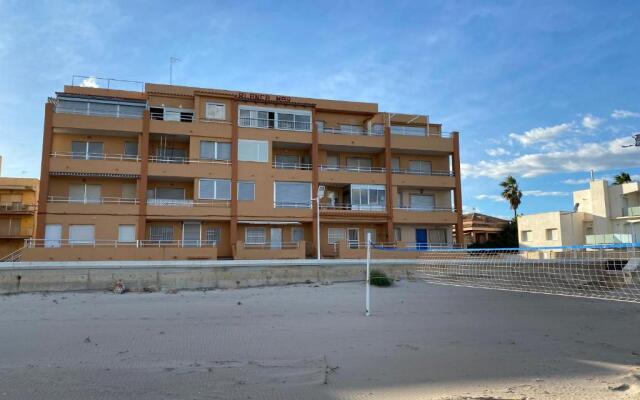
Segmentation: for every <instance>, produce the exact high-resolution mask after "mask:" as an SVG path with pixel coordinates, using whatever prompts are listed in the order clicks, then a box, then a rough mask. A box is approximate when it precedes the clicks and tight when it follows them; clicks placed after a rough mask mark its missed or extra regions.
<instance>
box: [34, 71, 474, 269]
mask: <svg viewBox="0 0 640 400" xmlns="http://www.w3.org/2000/svg"><path fill="white" fill-rule="evenodd" d="M320 187H322V188H323V189H324V192H323V196H322V197H321V198H320V204H319V208H318V207H316V206H317V203H316V196H317V193H318V188H320ZM317 209H319V212H318V210H317ZM460 210H461V192H460V159H459V145H458V134H457V133H456V132H453V133H445V132H444V131H443V130H442V127H441V125H440V124H436V123H433V122H431V121H429V119H428V117H427V116H424V115H408V114H398V113H385V112H381V111H379V110H378V105H377V104H375V103H362V102H351V101H335V100H325V99H312V98H300V97H290V96H282V95H271V94H263V93H245V92H237V91H228V90H218V89H204V88H195V87H184V86H171V85H160V84H149V83H147V84H144V86H143V89H141V90H140V91H124V90H113V89H104V88H90V87H80V86H74V85H71V86H65V88H64V91H63V92H58V93H56V96H55V97H53V98H50V99H49V102H48V103H47V104H46V106H45V122H44V140H43V154H42V172H41V192H40V199H39V209H38V218H39V219H38V225H37V231H36V238H37V239H36V240H33V241H32V242H31V243H30V246H29V248H28V249H25V252H24V255H23V259H25V260H29V259H33V260H77V259H107V260H108V259H114V260H115V259H199V258H201V259H215V258H236V259H257V258H267V259H269V258H305V257H315V256H316V255H317V251H318V249H317V248H316V247H317V245H316V243H317V237H318V236H317V232H318V224H319V232H320V242H321V244H320V249H319V251H320V252H321V256H322V257H360V256H362V255H363V253H362V244H363V243H364V241H365V237H366V235H367V234H369V233H370V234H371V235H372V238H373V240H374V241H375V242H380V243H387V244H391V247H393V246H404V247H409V248H410V247H412V246H415V247H416V248H417V249H422V248H426V247H427V246H432V245H436V244H437V245H451V244H452V243H454V242H457V243H462V242H463V240H462V232H463V230H462V214H461V211H460ZM318 214H319V217H318ZM454 225H457V226H458V227H459V228H460V229H458V230H457V232H459V233H460V234H459V237H457V238H454V237H453V234H452V232H453V229H452V228H453V226H454ZM116 247H117V249H115V248H116ZM405 250H406V249H405ZM389 253H390V255H391V253H392V252H389ZM399 254H400V253H399ZM408 254H409V253H407V252H406V251H405V252H403V253H402V255H403V256H406V255H408Z"/></svg>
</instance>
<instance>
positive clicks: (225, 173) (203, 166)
mask: <svg viewBox="0 0 640 400" xmlns="http://www.w3.org/2000/svg"><path fill="white" fill-rule="evenodd" d="M149 176H176V177H183V178H193V177H200V178H209V177H211V178H230V177H231V161H229V160H200V159H189V158H185V157H162V156H151V157H149Z"/></svg>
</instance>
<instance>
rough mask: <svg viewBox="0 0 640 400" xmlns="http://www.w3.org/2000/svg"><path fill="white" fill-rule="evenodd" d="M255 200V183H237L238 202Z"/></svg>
mask: <svg viewBox="0 0 640 400" xmlns="http://www.w3.org/2000/svg"><path fill="white" fill-rule="evenodd" d="M255 199H256V183H255V182H253V181H241V182H238V200H242V201H253V200H255Z"/></svg>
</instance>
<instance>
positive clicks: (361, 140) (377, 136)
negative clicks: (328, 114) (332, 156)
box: [319, 128, 385, 149]
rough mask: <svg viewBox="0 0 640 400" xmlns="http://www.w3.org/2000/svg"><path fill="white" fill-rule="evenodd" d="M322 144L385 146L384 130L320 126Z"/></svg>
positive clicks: (351, 146) (377, 147)
mask: <svg viewBox="0 0 640 400" xmlns="http://www.w3.org/2000/svg"><path fill="white" fill-rule="evenodd" d="M319 133H320V134H321V135H320V137H319V142H320V145H328V146H343V147H350V148H353V147H363V148H370V149H371V148H376V149H381V148H384V145H385V143H384V132H383V131H366V130H364V129H341V128H322V129H320V128H319Z"/></svg>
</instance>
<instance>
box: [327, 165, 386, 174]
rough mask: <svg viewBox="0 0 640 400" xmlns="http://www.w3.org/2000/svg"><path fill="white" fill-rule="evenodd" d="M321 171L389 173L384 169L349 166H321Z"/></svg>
mask: <svg viewBox="0 0 640 400" xmlns="http://www.w3.org/2000/svg"><path fill="white" fill-rule="evenodd" d="M319 168H320V171H340V172H373V173H384V172H386V171H387V169H386V168H384V167H359V166H358V167H354V166H348V165H320V167H319Z"/></svg>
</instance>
